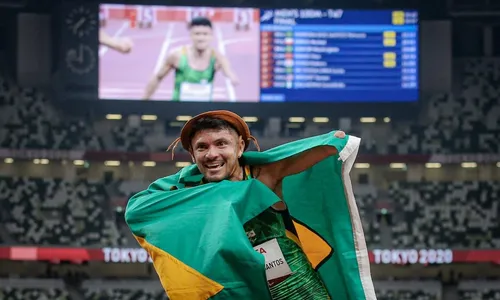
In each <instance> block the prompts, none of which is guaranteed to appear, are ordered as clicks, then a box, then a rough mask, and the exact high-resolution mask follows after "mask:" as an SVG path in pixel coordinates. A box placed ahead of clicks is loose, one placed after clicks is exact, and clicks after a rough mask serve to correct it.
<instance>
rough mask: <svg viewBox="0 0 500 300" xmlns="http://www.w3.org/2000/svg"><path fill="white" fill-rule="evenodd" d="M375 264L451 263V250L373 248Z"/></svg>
mask: <svg viewBox="0 0 500 300" xmlns="http://www.w3.org/2000/svg"><path fill="white" fill-rule="evenodd" d="M373 256H374V258H375V264H422V265H426V264H451V263H452V262H453V251H452V250H450V249H420V250H416V249H410V250H397V249H390V250H388V249H386V250H380V249H375V250H373Z"/></svg>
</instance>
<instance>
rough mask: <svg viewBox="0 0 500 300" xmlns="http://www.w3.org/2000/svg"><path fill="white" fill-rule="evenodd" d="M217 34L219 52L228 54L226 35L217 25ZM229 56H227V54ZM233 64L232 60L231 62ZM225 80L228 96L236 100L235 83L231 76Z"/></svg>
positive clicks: (232, 100) (230, 100)
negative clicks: (232, 81) (223, 34)
mask: <svg viewBox="0 0 500 300" xmlns="http://www.w3.org/2000/svg"><path fill="white" fill-rule="evenodd" d="M215 35H216V36H217V40H218V43H217V45H218V48H219V52H220V53H221V54H222V55H224V56H226V46H225V41H224V37H223V36H222V31H221V30H220V28H219V27H218V26H217V27H215ZM226 58H227V56H226ZM231 64H232V62H231ZM224 79H225V82H226V88H227V93H228V96H229V102H236V93H235V92H234V87H233V84H232V83H231V81H230V80H229V78H227V77H225V78H224Z"/></svg>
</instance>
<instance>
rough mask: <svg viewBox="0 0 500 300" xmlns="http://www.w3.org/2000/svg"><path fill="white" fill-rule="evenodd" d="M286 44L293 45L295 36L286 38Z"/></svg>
mask: <svg viewBox="0 0 500 300" xmlns="http://www.w3.org/2000/svg"><path fill="white" fill-rule="evenodd" d="M285 44H286V45H293V38H286V39H285Z"/></svg>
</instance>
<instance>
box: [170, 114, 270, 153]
mask: <svg viewBox="0 0 500 300" xmlns="http://www.w3.org/2000/svg"><path fill="white" fill-rule="evenodd" d="M206 117H210V118H215V119H220V120H224V121H226V122H228V123H229V124H231V125H232V126H233V127H234V128H235V129H236V131H237V132H238V134H239V135H240V136H241V138H242V139H243V141H245V150H246V149H247V148H248V146H249V145H250V141H253V142H254V143H255V146H256V147H257V149H258V150H260V149H259V145H258V143H257V140H256V139H255V137H253V136H252V135H251V134H250V128H248V125H247V123H246V122H245V121H244V120H243V118H241V117H240V116H238V115H237V114H235V113H233V112H231V111H228V110H213V111H207V112H204V113H202V114H199V115H197V116H195V117H193V118H191V119H190V120H189V121H187V122H186V124H184V127H182V130H181V136H180V137H179V138H177V139H176V140H175V141H174V142H173V143H172V144H171V145H170V146H169V147H168V149H167V151H170V150H172V151H173V150H174V148H175V147H176V146H177V144H178V143H179V141H180V142H181V144H182V147H183V148H184V149H186V150H187V151H190V150H191V140H190V137H191V134H192V132H193V125H194V124H195V123H196V122H197V121H198V120H200V119H202V118H206ZM172 156H173V153H172Z"/></svg>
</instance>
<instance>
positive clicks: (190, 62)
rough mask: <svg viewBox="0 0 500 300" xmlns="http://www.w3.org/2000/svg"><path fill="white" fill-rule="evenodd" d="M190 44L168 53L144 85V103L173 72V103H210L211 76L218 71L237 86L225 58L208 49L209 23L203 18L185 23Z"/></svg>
mask: <svg viewBox="0 0 500 300" xmlns="http://www.w3.org/2000/svg"><path fill="white" fill-rule="evenodd" d="M188 26H189V31H190V35H191V40H192V43H191V44H190V45H185V46H182V47H179V48H177V49H176V50H174V51H172V52H171V53H170V54H169V55H168V57H167V58H166V60H165V63H164V64H163V66H162V68H161V69H160V70H159V71H158V73H156V74H154V76H153V77H152V78H151V79H150V81H149V82H148V84H147V86H146V89H145V92H144V97H143V99H144V100H149V99H151V96H152V95H153V94H154V93H155V91H156V89H157V88H158V85H159V84H160V82H161V81H162V80H163V78H165V76H167V75H168V73H170V71H171V70H175V83H174V91H173V94H172V100H173V101H211V100H212V94H213V81H214V77H215V73H216V72H217V71H218V70H219V69H220V70H221V71H222V73H224V75H225V76H226V77H227V78H229V80H230V81H231V83H232V84H233V85H236V84H237V83H238V78H237V77H236V75H235V74H234V72H233V70H232V68H231V65H230V63H229V61H228V60H227V58H226V57H225V56H224V55H222V54H221V53H219V52H218V51H217V50H215V49H214V48H213V47H212V39H213V33H212V22H211V21H210V20H209V19H207V18H204V17H197V18H193V19H192V20H191V22H190V23H189V25H188Z"/></svg>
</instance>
